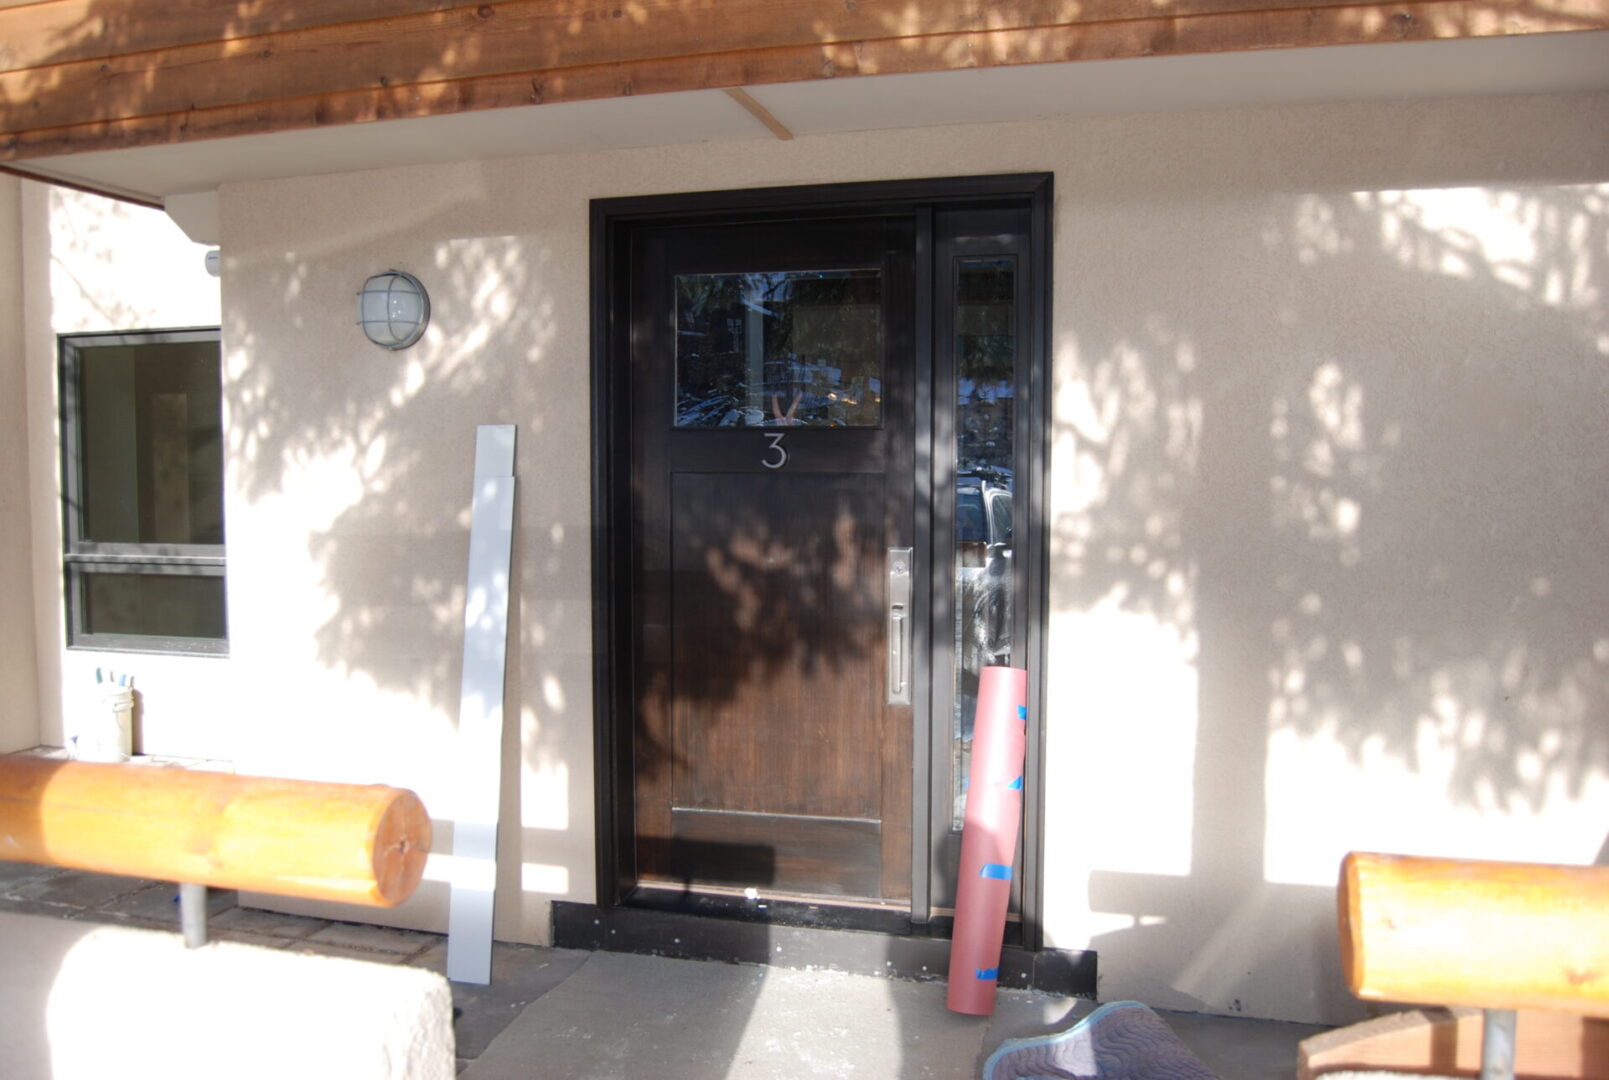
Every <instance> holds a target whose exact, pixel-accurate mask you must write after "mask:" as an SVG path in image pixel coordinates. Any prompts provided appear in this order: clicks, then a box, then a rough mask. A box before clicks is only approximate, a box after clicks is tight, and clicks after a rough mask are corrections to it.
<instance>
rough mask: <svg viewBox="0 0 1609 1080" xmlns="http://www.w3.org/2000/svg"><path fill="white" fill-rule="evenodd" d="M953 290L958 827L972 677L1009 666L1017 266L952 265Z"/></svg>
mask: <svg viewBox="0 0 1609 1080" xmlns="http://www.w3.org/2000/svg"><path fill="white" fill-rule="evenodd" d="M955 285H956V308H955V312H954V320H955V322H954V325H955V341H954V342H953V346H954V350H955V360H956V388H955V401H956V412H955V461H956V484H955V558H954V567H955V628H954V632H955V656H956V670H955V718H954V724H953V727H952V740H951V752H950V766H951V768H950V775H951V777H952V778H953V783H952V791H951V795H952V806H953V807H954V811H953V821H954V827H955V828H957V829H959V828H960V827H961V823H962V819H963V814H964V811H965V798H966V796H965V790H964V787H963V785H964V782H965V778H966V776H967V772H968V770H969V769H970V767H971V752H972V724H973V719H974V716H975V715H976V713H977V706H978V678H979V676H980V674H981V673H982V671H983V669H984V668H985V667H987V666H989V665H991V664H1009V663H1010V662H1011V648H1012V642H1011V627H1012V599H1013V597H1012V592H1013V581H1012V579H1013V572H1012V568H1013V561H1012V549H1013V542H1012V499H1013V495H1014V492H1015V477H1014V472H1013V470H1014V466H1015V454H1016V446H1015V444H1014V440H1013V434H1014V432H1015V430H1016V427H1015V425H1016V400H1015V393H1014V388H1015V385H1016V368H1017V328H1016V314H1017V301H1016V272H1015V261H1014V260H1012V259H1009V258H997V259H960V260H957V263H956V283H955Z"/></svg>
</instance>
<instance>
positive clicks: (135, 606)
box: [80, 571, 226, 638]
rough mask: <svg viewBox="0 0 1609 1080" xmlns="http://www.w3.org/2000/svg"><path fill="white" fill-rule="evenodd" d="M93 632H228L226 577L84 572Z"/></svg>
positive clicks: (88, 627) (88, 626) (87, 618)
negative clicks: (225, 608) (225, 593)
mask: <svg viewBox="0 0 1609 1080" xmlns="http://www.w3.org/2000/svg"><path fill="white" fill-rule="evenodd" d="M80 580H81V582H82V585H83V603H84V624H83V631H84V632H85V633H89V634H138V635H141V636H144V637H181V638H222V637H224V636H225V629H226V624H225V615H224V579H223V578H222V577H212V576H208V577H199V576H195V575H189V574H139V573H133V574H130V573H107V572H104V571H102V572H95V573H83V574H81V575H80Z"/></svg>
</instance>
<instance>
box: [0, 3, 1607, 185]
mask: <svg viewBox="0 0 1609 1080" xmlns="http://www.w3.org/2000/svg"><path fill="white" fill-rule="evenodd" d="M1605 89H1609V31H1604V32H1590V33H1570V34H1545V35H1532V36H1524V37H1507V38H1486V39H1478V40H1460V41H1449V42H1413V43H1401V44H1389V45H1347V46H1335V47H1328V48H1318V49H1278V50H1268V51H1263V52H1238V53H1225V54H1214V55H1206V56H1179V57H1157V58H1145V59H1134V60H1101V61H1085V62H1082V63H1075V64H1037V65H1024V66H1017V67H1005V68H983V69H977V70H972V71H957V72H940V73H933V74H921V75H887V76H861V77H856V78H846V79H824V80H816V81H812V82H803V83H789V84H783V85H775V86H759V87H752V88H750V90H749V92H750V93H751V94H752V95H753V96H754V97H755V98H756V99H757V100H758V101H759V102H760V103H761V104H762V105H764V106H765V107H766V108H767V109H768V110H769V111H770V112H771V113H772V114H773V115H774V116H775V117H776V118H777V119H778V120H779V121H780V122H781V123H782V124H783V125H785V126H786V127H787V128H788V129H789V130H790V131H792V132H793V133H794V134H796V135H801V136H805V135H820V134H828V133H832V132H841V131H866V130H882V129H889V128H900V127H923V126H931V125H937V124H964V123H978V122H986V121H999V120H1023V119H1030V118H1033V117H1043V116H1057V115H1084V116H1087V115H1096V114H1122V113H1136V112H1157V111H1165V110H1176V109H1213V108H1232V107H1237V106H1245V105H1277V104H1308V103H1318V102H1338V101H1361V100H1378V99H1386V98H1416V97H1445V96H1464V95H1478V94H1528V93H1556V92H1573V91H1587V90H1605ZM771 137H772V136H771V135H770V133H769V132H767V130H766V129H765V128H764V127H763V126H762V125H761V124H760V122H759V121H758V120H756V119H755V118H754V117H752V116H751V115H749V113H748V112H746V111H745V110H744V109H743V108H742V107H740V106H739V105H738V104H737V103H736V102H734V101H733V100H732V99H731V98H729V97H728V96H727V95H726V94H724V93H722V92H720V91H718V90H699V91H690V92H685V93H675V94H655V95H647V96H641V97H630V98H613V99H609V100H605V101H587V102H576V103H569V104H551V105H538V106H533V107H529V108H518V109H498V110H489V111H484V112H470V113H462V114H458V115H453V116H435V117H425V118H420V119H410V120H390V121H384V122H380V123H372V124H352V125H346V126H342V127H333V128H318V129H312V130H307V131H286V132H278V133H275V134H271V135H251V136H242V137H239V138H232V139H216V140H211V141H207V142H196V143H183V144H176V145H171V146H152V147H141V148H138V149H132V150H110V151H102V152H97V153H90V154H78V155H72V156H66V157H56V158H46V159H42V160H40V161H29V162H22V163H20V165H21V166H22V167H23V168H26V169H28V170H29V171H32V172H36V173H40V174H43V175H48V176H54V177H58V178H61V179H66V180H72V181H77V182H79V183H83V184H88V185H91V186H94V187H100V188H104V189H107V190H110V191H117V192H122V193H125V194H132V195H138V196H143V197H145V198H149V199H155V200H160V199H161V198H163V197H164V196H167V195H174V194H180V193H185V192H196V191H210V190H214V189H216V188H217V187H218V185H219V184H222V183H230V182H235V181H242V180H262V179H273V178H278V177H286V176H305V175H320V174H326V173H336V172H349V171H354V170H359V169H373V168H386V167H391V166H398V165H415V164H425V163H430V162H445V161H461V160H473V159H477V158H502V157H524V156H528V155H533V154H551V153H566V152H572V151H580V150H597V149H611V148H623V147H640V146H663V145H669V144H674V143H689V142H709V141H716V140H725V139H768V138H771Z"/></svg>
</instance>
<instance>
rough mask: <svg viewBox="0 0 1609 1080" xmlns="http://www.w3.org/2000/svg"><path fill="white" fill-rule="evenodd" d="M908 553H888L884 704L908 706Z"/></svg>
mask: <svg viewBox="0 0 1609 1080" xmlns="http://www.w3.org/2000/svg"><path fill="white" fill-rule="evenodd" d="M910 612H911V549H910V548H889V549H888V704H890V705H909V704H910V703H911V618H910Z"/></svg>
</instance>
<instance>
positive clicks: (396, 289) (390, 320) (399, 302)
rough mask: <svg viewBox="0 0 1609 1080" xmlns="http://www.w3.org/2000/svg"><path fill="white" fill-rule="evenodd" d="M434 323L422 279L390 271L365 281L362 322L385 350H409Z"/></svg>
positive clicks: (368, 334) (360, 312)
mask: <svg viewBox="0 0 1609 1080" xmlns="http://www.w3.org/2000/svg"><path fill="white" fill-rule="evenodd" d="M429 322H430V297H429V296H428V295H427V294H426V293H425V287H424V286H423V285H421V284H419V279H418V278H416V277H414V276H413V275H412V274H404V273H403V272H402V271H401V270H387V271H386V272H385V273H383V274H376V275H374V276H373V277H372V278H370V279H369V280H368V281H365V282H364V283H363V291H362V292H360V293H358V325H359V326H361V327H363V333H364V335H365V336H366V337H368V339H369V340H370V341H372V342H374V343H375V344H376V345H378V346H380V347H381V348H382V349H406V348H407V347H408V346H409V345H412V344H413V343H414V342H416V341H418V340H419V338H420V336H421V335H422V334H424V332H425V327H426V326H427V325H428V324H429Z"/></svg>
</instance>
